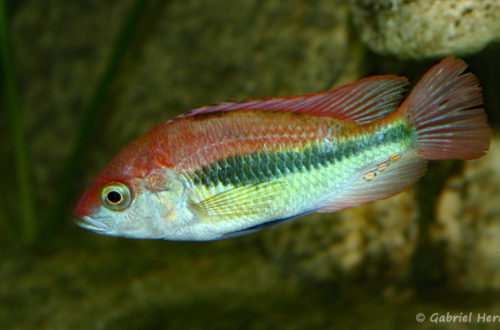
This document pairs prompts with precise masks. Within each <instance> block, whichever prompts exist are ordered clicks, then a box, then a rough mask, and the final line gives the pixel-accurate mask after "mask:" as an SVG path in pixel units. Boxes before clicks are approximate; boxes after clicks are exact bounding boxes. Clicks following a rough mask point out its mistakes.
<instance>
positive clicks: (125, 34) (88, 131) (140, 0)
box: [51, 0, 147, 230]
mask: <svg viewBox="0 0 500 330" xmlns="http://www.w3.org/2000/svg"><path fill="white" fill-rule="evenodd" d="M146 3H147V1H144V0H135V1H134V3H133V4H132V5H131V7H130V9H129V12H128V13H127V16H126V17H125V19H124V22H123V24H122V26H121V28H120V31H119V34H118V37H117V39H116V41H115V43H114V46H113V48H112V51H111V54H110V56H109V58H108V62H107V65H106V66H105V69H104V71H103V73H102V75H101V77H100V79H99V82H98V83H97V85H96V88H95V90H94V92H93V94H92V96H91V99H90V103H89V105H88V106H87V108H86V110H85V113H84V116H83V119H82V122H81V124H80V128H79V129H78V134H77V138H76V141H75V144H74V145H73V149H72V151H71V154H70V156H69V158H68V159H67V162H66V164H65V166H64V168H63V172H62V175H61V186H60V189H59V198H58V200H57V202H56V204H55V207H54V210H53V212H52V214H51V216H52V217H51V220H52V225H53V226H52V228H51V230H57V228H59V227H60V225H61V224H62V222H63V221H64V217H65V213H66V211H67V208H68V203H69V201H70V191H71V187H72V185H73V184H74V179H75V177H76V173H77V171H78V169H79V168H80V166H81V163H82V157H83V155H84V152H85V150H86V148H87V146H88V142H89V139H90V137H91V136H92V133H93V132H94V130H95V128H96V120H97V119H98V118H99V116H98V114H99V111H100V110H101V106H102V104H103V103H104V101H105V98H106V94H107V91H108V89H109V86H110V85H111V82H112V81H113V78H114V76H115V75H116V72H117V70H118V67H119V65H120V63H121V62H122V60H123V57H124V55H125V52H126V50H127V46H128V44H129V41H130V39H131V37H132V35H133V33H134V31H135V28H136V26H137V23H138V22H139V18H140V16H141V14H142V13H143V11H144V8H145V5H146Z"/></svg>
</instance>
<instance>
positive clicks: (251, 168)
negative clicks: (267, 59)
mask: <svg viewBox="0 0 500 330" xmlns="http://www.w3.org/2000/svg"><path fill="white" fill-rule="evenodd" d="M466 67H467V65H466V64H465V62H463V61H462V60H460V59H456V58H453V57H448V58H446V59H444V60H442V61H441V62H440V63H438V64H437V65H435V66H434V67H432V68H431V69H430V70H429V71H428V72H427V73H426V74H425V75H424V76H423V78H422V79H421V80H420V81H419V82H418V83H417V85H416V86H415V87H414V88H413V90H412V91H411V92H410V94H409V95H408V97H407V98H406V99H405V100H404V101H403V102H402V103H401V99H402V98H403V96H402V95H403V93H404V91H405V86H407V84H408V82H407V80H406V78H404V77H398V76H394V75H383V76H374V77H369V78H364V79H361V80H359V81H356V82H354V83H351V84H348V85H345V86H342V87H339V88H335V89H332V90H329V91H326V92H322V93H317V94H310V95H302V96H291V97H278V98H267V99H255V100H245V101H239V102H224V103H220V104H216V105H212V106H206V107H202V108H199V109H196V110H192V111H191V112H188V113H186V114H184V115H182V116H180V117H177V118H175V119H173V120H171V121H168V122H165V123H163V124H161V125H159V126H158V127H156V128H155V129H154V130H152V131H151V132H150V133H148V134H146V135H145V136H144V137H142V138H140V139H138V140H136V141H135V142H133V143H132V144H130V145H129V146H127V147H126V148H125V149H123V150H122V151H121V152H120V153H119V154H118V155H117V156H116V157H115V158H114V159H113V160H112V161H111V163H110V164H109V165H108V166H107V167H106V168H105V169H104V171H103V172H102V173H101V174H100V175H99V176H98V177H97V179H96V180H95V181H94V182H93V183H92V185H91V186H90V187H89V188H88V189H87V191H86V192H85V193H84V195H83V197H82V198H81V199H80V201H79V202H78V205H77V206H76V209H75V213H74V214H75V217H76V221H77V223H78V225H80V226H81V227H83V228H86V229H90V230H92V231H94V232H96V233H99V234H105V235H115V236H125V237H133V238H160V239H168V240H213V239H220V238H226V237H234V236H239V235H243V234H248V233H252V232H256V231H258V230H260V229H262V228H264V227H268V226H269V225H272V224H276V223H279V222H282V221H284V220H288V219H292V218H296V217H299V216H302V215H304V214H308V213H312V212H336V211H339V210H342V209H345V208H349V207H353V206H358V205H361V204H364V203H366V202H369V201H373V200H377V199H382V198H387V197H390V196H392V195H394V194H397V193H399V192H401V191H402V190H403V189H405V188H407V187H408V186H410V185H411V184H413V183H415V182H416V181H417V180H418V179H419V178H420V177H421V176H422V175H423V174H424V172H425V169H426V163H427V159H473V158H478V157H480V156H482V155H483V154H485V152H486V151H487V150H488V148H489V141H490V135H491V132H490V128H489V126H488V123H487V118H486V115H485V112H484V109H482V108H481V104H482V97H481V87H480V86H479V83H478V80H477V78H476V77H475V76H474V75H473V74H472V73H463V71H464V70H465V68H466ZM400 103H401V104H400Z"/></svg>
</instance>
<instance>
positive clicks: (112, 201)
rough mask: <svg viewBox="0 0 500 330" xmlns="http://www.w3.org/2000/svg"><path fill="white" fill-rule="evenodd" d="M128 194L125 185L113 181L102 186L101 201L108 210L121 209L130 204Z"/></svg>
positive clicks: (128, 191)
mask: <svg viewBox="0 0 500 330" xmlns="http://www.w3.org/2000/svg"><path fill="white" fill-rule="evenodd" d="M130 195H131V194H130V189H129V187H127V185H125V184H123V183H119V182H113V183H110V184H108V185H106V186H105V187H104V188H102V190H101V201H102V204H103V205H104V206H105V207H107V208H108V209H110V210H113V211H122V210H124V209H126V208H127V207H128V206H129V205H130V202H131V196H130Z"/></svg>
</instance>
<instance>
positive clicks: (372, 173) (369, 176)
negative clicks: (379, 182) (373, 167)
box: [365, 172, 377, 180]
mask: <svg viewBox="0 0 500 330" xmlns="http://www.w3.org/2000/svg"><path fill="white" fill-rule="evenodd" d="M376 175H377V173H375V172H368V173H366V174H365V179H366V180H372V179H373V178H374V177H375V176H376Z"/></svg>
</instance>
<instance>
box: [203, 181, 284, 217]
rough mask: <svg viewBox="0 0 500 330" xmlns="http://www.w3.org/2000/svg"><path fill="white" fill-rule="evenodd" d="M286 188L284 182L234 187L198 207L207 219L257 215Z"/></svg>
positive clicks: (206, 200) (204, 201)
mask: <svg viewBox="0 0 500 330" xmlns="http://www.w3.org/2000/svg"><path fill="white" fill-rule="evenodd" d="M286 186H287V184H286V183H285V182H282V181H274V182H263V183H258V184H252V185H247V186H242V187H236V188H233V189H229V190H226V191H223V192H221V193H218V194H216V195H214V196H212V197H210V198H207V199H205V200H203V201H201V202H200V203H199V204H198V205H199V207H200V208H201V210H202V211H203V212H204V213H205V215H206V216H209V217H223V216H224V217H227V216H234V217H241V216H249V215H254V214H259V213H260V212H262V209H264V208H268V207H270V206H271V204H272V203H273V201H274V200H275V199H276V198H279V197H280V195H281V193H282V192H283V190H285V189H286Z"/></svg>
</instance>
